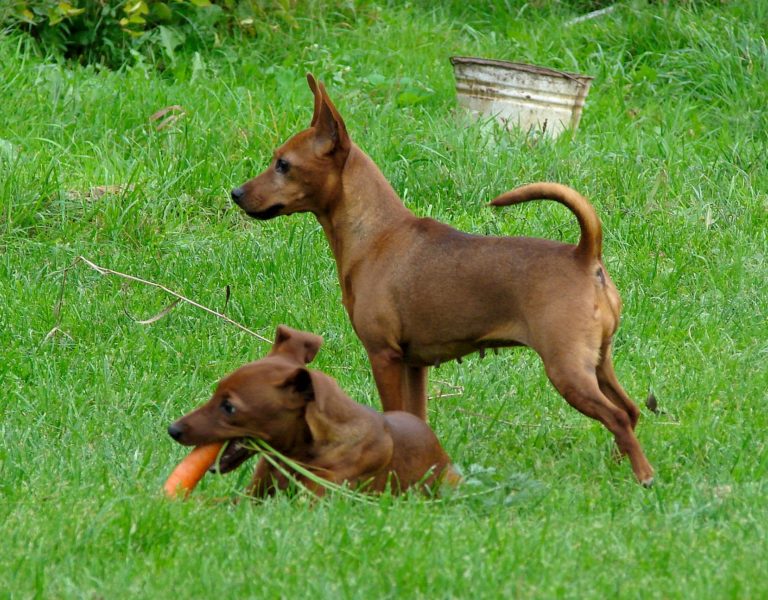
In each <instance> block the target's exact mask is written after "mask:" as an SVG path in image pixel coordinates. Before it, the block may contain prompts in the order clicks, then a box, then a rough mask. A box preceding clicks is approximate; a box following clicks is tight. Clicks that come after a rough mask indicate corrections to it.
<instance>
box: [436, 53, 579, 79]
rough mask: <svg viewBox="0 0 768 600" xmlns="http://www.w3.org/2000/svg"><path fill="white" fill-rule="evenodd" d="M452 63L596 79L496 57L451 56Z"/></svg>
mask: <svg viewBox="0 0 768 600" xmlns="http://www.w3.org/2000/svg"><path fill="white" fill-rule="evenodd" d="M449 60H450V61H451V64H452V65H453V66H456V65H484V66H490V67H500V68H502V69H508V70H510V71H524V72H526V73H533V74H535V75H549V76H550V77H560V78H562V79H571V80H573V79H575V80H576V81H577V82H579V83H588V82H590V81H592V80H593V79H594V77H592V76H591V75H582V74H581V73H569V72H568V71H558V70H557V69H550V68H549V67H540V66H538V65H530V64H527V63H521V62H513V61H509V60H499V59H495V58H480V57H476V56H451V57H449Z"/></svg>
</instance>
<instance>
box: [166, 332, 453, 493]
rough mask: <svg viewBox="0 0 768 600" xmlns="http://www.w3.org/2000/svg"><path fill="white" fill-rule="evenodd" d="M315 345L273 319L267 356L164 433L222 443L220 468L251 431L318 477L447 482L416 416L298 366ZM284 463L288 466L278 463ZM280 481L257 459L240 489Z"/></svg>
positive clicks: (443, 458)
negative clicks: (374, 404) (361, 398)
mask: <svg viewBox="0 0 768 600" xmlns="http://www.w3.org/2000/svg"><path fill="white" fill-rule="evenodd" d="M322 343H323V338H321V337H320V336H317V335H314V334H311V333H306V332H303V331H296V330H294V329H291V328H290V327H286V326H285V325H280V326H279V327H278V328H277V334H276V336H275V343H274V346H273V347H272V350H271V352H270V353H269V355H268V356H266V357H265V358H262V359H261V360H257V361H256V362H252V363H250V364H248V365H245V366H244V367H241V368H239V369H238V370H236V371H235V372H234V373H231V374H230V375H228V376H227V377H225V378H224V379H222V380H221V381H220V382H219V385H218V386H217V387H216V391H215V392H214V394H213V397H212V398H211V399H210V400H209V401H208V402H207V403H206V404H204V405H203V406H201V407H200V408H198V409H197V410H194V411H192V412H191V413H189V414H188V415H186V416H184V417H182V418H181V419H179V420H178V421H176V422H174V423H172V424H171V426H170V427H168V433H169V435H170V436H171V437H172V438H173V439H175V440H176V441H177V442H179V443H181V444H184V445H188V446H189V445H193V446H199V445H201V444H210V443H213V442H226V441H229V442H230V443H229V444H228V446H227V448H226V449H225V450H224V453H223V454H222V456H221V458H220V459H219V464H218V470H219V472H222V473H226V472H228V471H231V470H233V469H235V468H236V467H238V466H239V465H240V464H242V462H243V461H245V460H246V459H247V458H249V457H250V456H252V455H253V454H254V451H253V450H251V449H250V448H249V447H248V445H247V444H243V443H241V442H243V440H247V439H248V438H257V439H260V440H264V441H265V442H267V443H269V444H270V445H271V446H272V447H273V448H275V450H277V451H278V452H281V453H282V454H283V455H285V456H287V457H288V458H289V459H291V460H293V461H295V462H298V463H300V464H301V465H303V466H304V468H306V469H307V470H309V471H311V472H313V473H314V474H315V475H317V477H319V478H322V479H325V480H327V481H330V482H332V483H336V484H343V483H347V484H349V485H351V486H352V487H357V486H364V489H365V491H370V492H381V491H384V489H385V488H387V486H390V489H391V490H392V491H393V492H400V491H402V490H405V489H407V488H409V487H411V486H422V487H425V488H429V487H433V486H435V485H437V484H438V483H439V482H441V481H445V482H446V483H448V484H451V485H455V484H457V483H458V482H459V480H460V479H461V478H460V476H459V475H458V473H457V472H456V471H455V470H454V468H453V466H452V465H451V463H450V460H449V458H448V456H447V455H446V453H445V452H444V451H443V448H442V447H441V446H440V442H438V440H437V437H435V434H434V433H433V432H432V430H431V429H430V428H429V426H428V425H427V424H426V423H425V422H424V421H423V420H421V419H419V418H417V417H415V416H414V415H411V414H409V413H406V412H401V411H395V412H388V413H384V414H381V413H379V412H376V411H375V410H373V409H372V408H369V407H367V406H363V405H362V404H358V403H357V402H355V401H354V400H352V399H351V398H349V397H348V396H347V395H346V394H344V392H343V391H341V389H339V386H338V385H336V382H335V381H334V380H333V379H331V378H330V377H328V376H327V375H324V374H323V373H321V372H320V371H314V370H310V369H307V368H306V364H307V363H308V362H311V361H312V359H313V358H314V357H315V355H316V354H317V351H318V350H319V349H320V345H321V344H322ZM284 470H285V471H287V472H291V468H290V466H288V465H284ZM293 476H294V477H295V478H296V479H297V480H299V481H301V483H302V484H303V485H305V486H306V487H308V488H309V489H311V490H313V491H314V492H315V493H316V494H318V495H321V494H322V493H323V492H324V491H325V488H324V487H323V486H322V485H319V484H317V483H316V482H315V481H313V480H312V479H310V478H307V477H305V476H304V475H302V474H300V473H295V472H294V473H293ZM289 485H290V481H289V480H288V478H287V477H286V476H285V474H284V473H282V472H281V471H280V470H279V469H277V468H276V467H275V466H273V465H272V464H271V463H269V462H268V461H267V460H266V459H265V458H262V459H261V460H260V461H259V464H258V465H257V466H256V471H255V473H254V475H253V482H252V483H251V486H250V488H249V492H250V493H251V494H253V495H255V496H265V495H271V494H272V493H274V492H275V491H276V490H278V489H285V488H287V487H288V486H289Z"/></svg>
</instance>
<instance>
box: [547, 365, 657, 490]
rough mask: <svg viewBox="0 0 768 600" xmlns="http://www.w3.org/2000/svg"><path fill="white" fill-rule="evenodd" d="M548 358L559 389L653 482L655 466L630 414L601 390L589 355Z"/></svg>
mask: <svg viewBox="0 0 768 600" xmlns="http://www.w3.org/2000/svg"><path fill="white" fill-rule="evenodd" d="M542 358H544V366H545V368H546V371H547V376H548V377H549V380H550V381H551V382H552V384H553V385H554V386H555V388H556V389H557V391H558V392H560V394H561V395H562V396H563V397H564V398H565V399H566V400H567V401H568V403H569V404H570V405H571V406H573V407H574V408H575V409H576V410H578V411H580V412H581V413H583V414H585V415H587V416H588V417H592V418H593V419H597V420H598V421H600V422H601V423H602V424H603V425H604V426H605V427H606V428H607V429H608V430H609V431H610V432H611V433H613V435H614V437H615V438H616V444H617V445H618V447H619V450H620V451H621V452H622V453H623V454H626V455H628V456H629V460H630V462H631V463H632V470H633V471H634V473H635V477H637V480H638V481H639V482H640V483H642V484H643V485H646V486H648V485H650V484H651V483H652V482H653V468H652V467H651V465H650V463H649V462H648V459H646V457H645V454H644V453H643V449H642V448H641V447H640V442H638V441H637V438H636V437H635V433H634V431H633V430H632V420H631V418H630V416H629V414H628V413H627V412H626V411H625V410H624V409H623V408H620V407H619V406H616V405H615V404H614V403H613V402H611V401H610V400H609V399H608V398H607V397H606V396H605V394H603V392H602V391H601V390H600V386H599V384H598V380H597V375H596V373H595V371H594V369H593V368H590V367H588V364H589V362H588V360H585V358H586V357H584V356H578V355H574V354H570V353H558V354H556V355H555V356H549V357H542Z"/></svg>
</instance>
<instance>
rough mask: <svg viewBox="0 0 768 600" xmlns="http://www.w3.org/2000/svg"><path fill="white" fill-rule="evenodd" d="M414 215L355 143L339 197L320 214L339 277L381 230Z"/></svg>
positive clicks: (346, 165)
mask: <svg viewBox="0 0 768 600" xmlns="http://www.w3.org/2000/svg"><path fill="white" fill-rule="evenodd" d="M413 218H415V217H414V215H413V213H412V212H411V211H409V210H408V209H407V208H406V207H405V205H403V202H402V200H400V198H399V196H398V195H397V193H396V192H395V190H394V189H392V186H391V185H390V184H389V182H388V181H387V179H386V178H385V177H384V174H383V173H382V172H381V171H380V170H379V168H378V167H377V166H376V164H375V163H374V162H373V161H372V160H371V159H370V158H369V157H368V155H367V154H365V152H363V151H362V150H360V148H358V147H357V146H356V145H355V144H352V148H351V150H350V152H349V156H348V157H347V160H346V163H345V165H344V169H343V171H342V175H341V186H340V191H339V193H338V195H337V197H336V198H334V199H333V201H332V202H331V203H330V206H329V209H328V210H327V212H324V213H319V214H317V220H318V221H319V222H320V225H321V226H322V227H323V231H324V232H325V236H326V238H327V239H328V243H329V244H330V246H331V250H332V251H333V255H334V257H335V258H336V263H337V267H338V273H339V277H340V279H343V277H345V276H346V274H347V273H348V272H349V269H350V268H351V267H352V266H353V265H354V264H355V263H356V262H357V261H358V260H359V258H360V257H361V256H363V255H364V254H365V253H366V252H367V251H368V250H369V249H370V247H371V246H372V245H375V244H376V240H377V238H378V237H379V236H380V235H381V234H382V233H384V232H385V231H387V230H388V229H391V228H394V227H397V226H398V225H400V224H402V223H403V222H404V221H407V220H408V219H413Z"/></svg>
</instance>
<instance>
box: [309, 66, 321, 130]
mask: <svg viewBox="0 0 768 600" xmlns="http://www.w3.org/2000/svg"><path fill="white" fill-rule="evenodd" d="M307 83H308V84H309V89H310V90H312V94H313V95H314V97H315V110H314V111H313V113H312V122H311V123H310V124H309V126H310V127H314V126H315V125H316V124H317V118H318V116H319V115H320V107H321V106H322V104H323V95H322V94H321V93H320V90H319V89H318V87H317V79H315V76H314V75H312V73H307Z"/></svg>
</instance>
